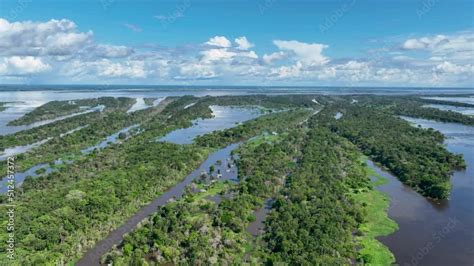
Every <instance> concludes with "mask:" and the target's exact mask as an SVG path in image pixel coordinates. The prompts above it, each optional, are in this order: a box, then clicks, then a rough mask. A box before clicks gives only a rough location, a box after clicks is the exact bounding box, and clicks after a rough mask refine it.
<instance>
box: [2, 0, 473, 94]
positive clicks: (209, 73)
mask: <svg viewBox="0 0 474 266" xmlns="http://www.w3.org/2000/svg"><path fill="white" fill-rule="evenodd" d="M0 18H1V19H2V20H1V21H0V40H2V39H3V40H4V44H3V45H2V44H0V83H78V84H80V83H110V84H124V83H125V84H197V85H203V84H212V85H259V84H264V85H310V86H317V85H334V86H338V85H345V86H445V87H446V86H447V87H450V86H452V87H458V86H461V87H472V86H473V83H474V82H473V74H474V66H473V61H474V60H473V59H474V55H473V54H474V52H473V50H474V35H473V31H474V2H473V1H448V0H422V1H408V0H400V1H380V0H379V1H362V0H346V1H283V0H254V1H197V0H196V1H193V0H181V1H122V0H86V1H78V0H74V1H73V0H64V1H39V0H15V1H10V0H0ZM32 40H35V41H32Z"/></svg>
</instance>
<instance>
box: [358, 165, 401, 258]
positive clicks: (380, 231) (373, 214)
mask: <svg viewBox="0 0 474 266" xmlns="http://www.w3.org/2000/svg"><path fill="white" fill-rule="evenodd" d="M363 161H364V162H365V165H366V166H365V170H366V172H367V174H368V176H369V177H370V178H371V186H372V188H371V189H365V188H364V189H359V190H356V191H354V192H353V199H354V200H355V201H356V202H358V203H360V204H361V205H362V206H364V212H365V214H366V217H365V222H364V223H362V224H361V225H360V226H359V230H360V232H361V233H362V234H363V235H362V236H358V237H356V239H357V241H358V242H359V243H360V246H361V248H360V250H359V255H358V260H363V261H364V262H365V263H366V264H368V265H391V264H393V263H395V256H394V255H393V254H392V252H391V251H390V250H389V249H388V247H387V246H385V245H383V244H382V243H381V242H380V241H379V240H377V237H380V236H386V235H389V234H391V233H393V232H395V231H396V230H398V224H397V223H396V222H395V221H394V220H392V219H390V218H389V217H388V214H387V212H388V208H389V206H390V199H389V197H388V196H387V195H386V194H384V193H382V192H380V191H378V190H377V187H378V186H380V185H383V184H386V183H388V180H387V179H386V178H384V177H382V176H381V175H380V174H378V173H377V172H376V171H375V170H374V169H373V168H372V167H371V166H369V165H368V164H367V161H368V159H367V158H365V157H364V158H363Z"/></svg>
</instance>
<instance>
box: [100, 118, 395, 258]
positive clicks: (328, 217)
mask: <svg viewBox="0 0 474 266" xmlns="http://www.w3.org/2000/svg"><path fill="white" fill-rule="evenodd" d="M257 120H259V119H256V120H254V121H250V122H247V123H245V124H244V125H245V126H250V127H253V125H254V122H255V121H257ZM260 120H261V119H260ZM275 122H279V123H282V120H280V121H275ZM280 127H283V126H280ZM234 132H235V129H228V130H225V131H223V132H215V133H213V134H209V136H205V137H206V138H204V137H202V138H201V140H204V139H205V140H206V141H205V142H203V144H205V145H206V146H208V143H209V141H210V140H217V144H219V143H222V141H220V140H221V139H225V137H222V136H228V137H230V139H232V136H233V133H234ZM216 136H219V138H216ZM239 140H240V141H241V139H239ZM223 145H225V144H223ZM236 154H237V155H238V156H239V159H238V169H239V180H240V182H239V183H238V184H232V183H222V182H218V183H212V184H210V185H204V186H202V187H203V188H205V189H206V190H201V191H199V192H196V191H193V190H188V193H187V194H186V195H185V196H184V198H183V199H181V200H178V201H177V202H172V203H169V204H167V205H165V206H163V207H160V208H159V209H158V211H157V213H156V214H154V215H153V216H152V217H150V219H148V221H147V222H145V223H144V224H143V225H141V226H140V227H139V228H138V229H136V230H135V231H134V232H133V233H131V234H129V235H128V236H126V237H125V239H124V241H123V243H122V244H121V245H120V246H119V247H118V248H116V249H114V250H112V251H111V252H109V253H108V254H107V255H106V256H104V257H103V263H104V264H108V263H112V264H113V265H161V264H166V263H173V264H229V263H230V264H233V263H236V264H241V263H251V264H278V263H288V264H306V263H309V264H314V265H316V264H317V265H344V264H350V261H351V260H358V261H360V262H364V263H375V264H377V263H381V262H382V263H385V264H389V263H391V262H393V255H391V254H390V252H389V251H388V250H387V249H386V248H380V246H381V245H380V244H379V243H378V242H377V240H375V239H374V237H375V236H377V235H376V234H373V235H371V236H366V235H368V233H367V232H366V231H364V230H363V229H362V228H363V227H362V225H366V217H368V213H367V210H366V207H365V206H367V205H368V204H370V203H368V202H365V201H366V200H367V199H368V197H360V196H359V195H363V194H365V195H367V194H369V193H374V192H370V191H371V190H372V186H371V184H370V180H369V178H368V177H369V175H368V172H367V168H366V165H365V162H364V161H363V160H361V157H360V153H359V152H358V151H357V149H356V147H355V146H353V145H352V144H351V143H349V142H348V141H347V140H345V139H343V138H341V137H339V136H337V135H336V134H333V133H331V132H330V131H329V130H327V129H325V128H321V127H318V126H317V123H316V121H315V120H314V119H311V120H310V128H309V129H308V128H306V127H305V126H300V127H298V128H296V129H292V128H291V127H290V128H288V127H286V129H284V130H280V131H279V133H278V134H273V135H269V136H266V135H263V136H262V135H260V137H257V138H252V139H251V140H250V141H249V142H248V143H247V144H243V145H242V146H241V147H240V148H239V149H238V150H237V152H236ZM197 180H198V181H196V182H198V184H199V179H197ZM377 193H378V192H377ZM379 194H380V193H379ZM215 195H218V196H219V198H221V201H220V202H215V201H214V200H213V199H212V198H210V197H209V196H215ZM355 195H357V197H358V198H357V199H356V196H355ZM380 197H381V196H379V198H377V200H379V201H382V208H381V209H377V210H375V212H377V213H382V214H383V213H384V212H385V209H386V208H387V207H388V205H387V204H384V203H383V202H384V198H383V197H381V198H380ZM269 199H273V200H272V201H273V203H272V206H273V207H272V211H271V212H270V214H269V217H268V218H267V222H266V227H265V231H264V234H263V235H262V236H257V237H256V238H254V237H252V236H251V235H250V234H249V232H247V231H246V230H245V229H246V227H248V225H249V223H250V222H252V221H253V220H254V219H255V217H254V216H253V214H252V213H253V212H254V210H256V209H258V208H262V205H263V202H264V201H268V200H269ZM371 211H373V210H371ZM378 215H380V214H378ZM382 216H383V215H382ZM385 219H387V218H386V216H385ZM378 222H381V223H388V224H389V226H391V227H392V228H396V227H394V226H393V225H392V224H390V221H388V222H387V221H386V220H380V221H378ZM391 223H393V222H391ZM372 226H373V225H372ZM354 232H359V233H358V235H360V236H361V237H360V238H357V239H354V235H353V233H354ZM389 232H391V231H389ZM389 232H387V233H389ZM374 243H378V244H377V246H375V245H374ZM369 247H370V248H371V250H370V251H366V249H365V248H369ZM362 250H363V251H364V252H359V251H362ZM380 254H382V255H380ZM377 256H378V257H377ZM380 257H382V260H380ZM377 259H378V260H377Z"/></svg>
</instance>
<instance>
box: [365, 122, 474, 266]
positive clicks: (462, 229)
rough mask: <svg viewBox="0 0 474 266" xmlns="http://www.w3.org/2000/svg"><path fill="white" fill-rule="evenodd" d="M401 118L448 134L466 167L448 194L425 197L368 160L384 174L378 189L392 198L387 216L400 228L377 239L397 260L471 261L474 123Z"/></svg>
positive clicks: (473, 243) (450, 147) (416, 262)
mask: <svg viewBox="0 0 474 266" xmlns="http://www.w3.org/2000/svg"><path fill="white" fill-rule="evenodd" d="M404 119H406V120H408V121H410V122H412V123H414V126H415V124H416V125H420V126H422V127H424V128H434V129H436V130H439V131H440V132H442V133H443V134H444V135H445V136H446V137H447V138H446V141H445V144H446V147H447V149H448V150H449V151H451V152H453V153H460V154H463V156H464V159H465V161H466V163H467V169H466V170H463V171H456V172H454V174H453V176H452V179H451V183H452V190H451V195H450V197H449V200H442V201H434V200H430V199H427V198H425V197H423V196H421V195H420V194H418V193H417V192H415V191H413V190H412V189H411V188H410V187H408V186H405V185H403V184H402V183H401V182H400V181H398V179H397V178H396V177H394V176H393V175H391V174H389V173H387V172H385V171H382V170H381V169H380V168H378V167H377V166H375V165H373V164H371V165H370V166H372V167H373V168H374V169H375V170H376V171H377V172H378V173H380V174H381V175H382V176H384V177H385V178H387V179H388V180H389V182H388V184H385V185H382V186H380V187H378V188H377V189H378V190H380V191H382V192H385V193H387V194H388V195H389V197H390V199H391V205H390V208H389V210H388V215H389V217H390V218H392V219H393V220H395V221H396V222H397V223H398V225H399V227H400V229H399V230H398V231H397V232H395V233H393V234H391V235H389V236H385V237H380V238H379V239H380V240H381V242H382V243H383V244H385V245H386V246H388V247H389V249H390V250H391V251H392V252H393V254H394V255H395V258H396V260H397V263H398V264H399V265H473V263H474V127H470V126H464V125H460V124H454V123H441V122H435V121H430V120H425V119H415V118H407V117H404Z"/></svg>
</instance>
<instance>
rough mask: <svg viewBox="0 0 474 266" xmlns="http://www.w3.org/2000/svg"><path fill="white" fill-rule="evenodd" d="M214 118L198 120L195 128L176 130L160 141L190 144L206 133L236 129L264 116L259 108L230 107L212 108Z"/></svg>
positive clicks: (194, 122)
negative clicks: (242, 124)
mask: <svg viewBox="0 0 474 266" xmlns="http://www.w3.org/2000/svg"><path fill="white" fill-rule="evenodd" d="M210 108H211V110H212V115H213V116H214V117H212V118H208V119H197V120H194V121H193V126H191V127H188V128H182V129H178V130H174V131H172V132H170V133H169V134H167V135H166V136H164V137H162V138H160V139H159V140H160V141H168V142H172V143H176V144H190V143H192V142H193V140H194V138H196V137H197V136H199V135H204V134H206V133H209V132H212V131H215V130H223V129H227V128H231V127H235V126H236V124H237V123H242V122H245V121H247V120H251V119H254V118H256V117H258V116H260V115H261V114H262V112H261V111H260V109H258V108H242V107H228V106H216V105H212V106H210Z"/></svg>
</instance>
